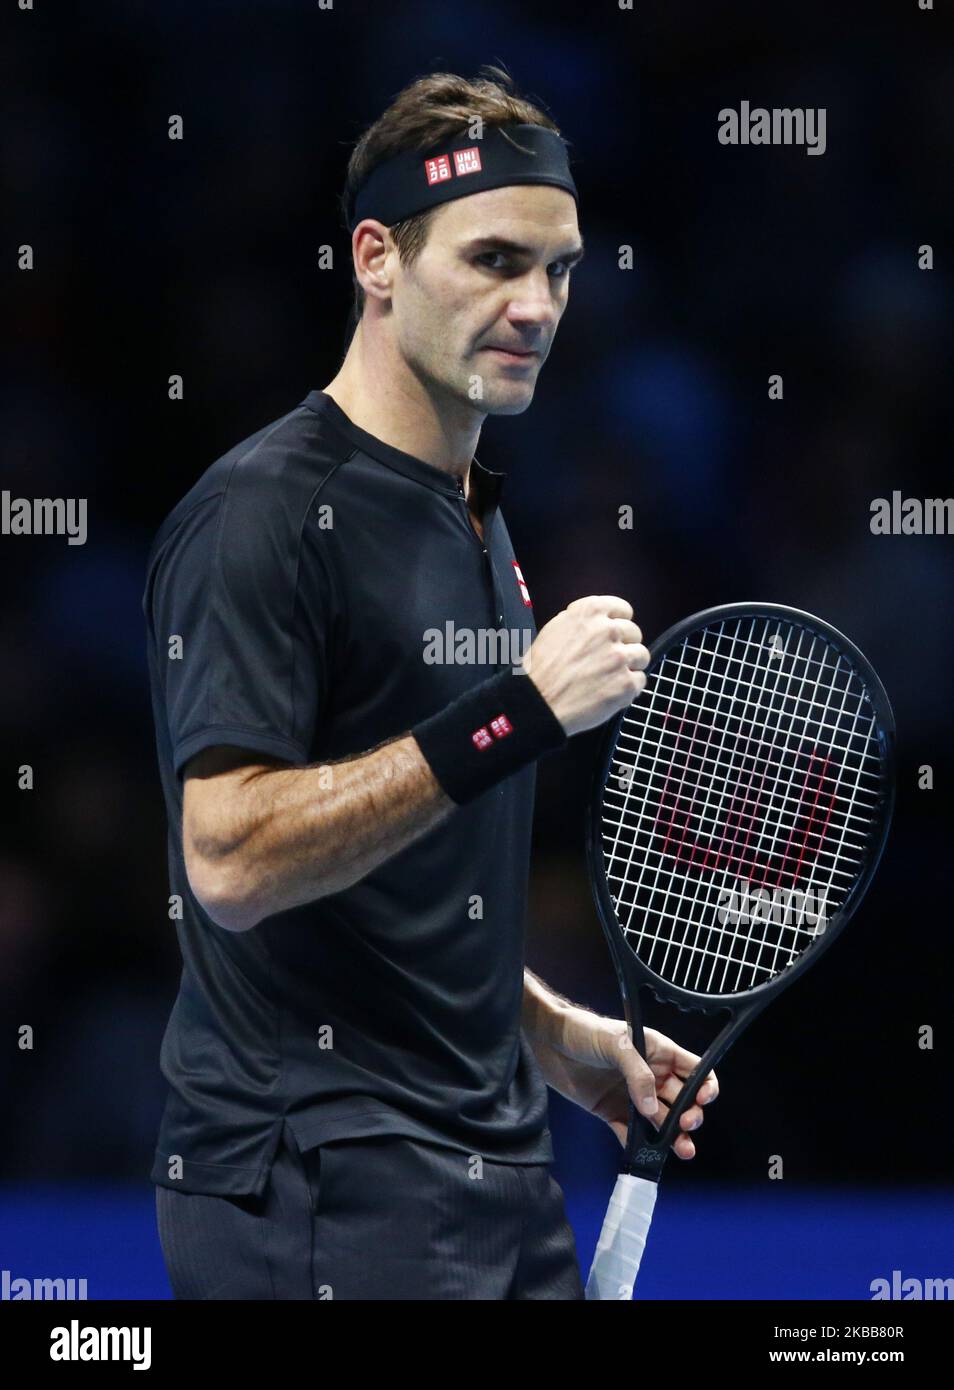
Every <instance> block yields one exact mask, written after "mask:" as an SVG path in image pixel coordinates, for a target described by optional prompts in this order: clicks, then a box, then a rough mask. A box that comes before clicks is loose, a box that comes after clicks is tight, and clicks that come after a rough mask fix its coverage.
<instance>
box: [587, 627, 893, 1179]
mask: <svg viewBox="0 0 954 1390" xmlns="http://www.w3.org/2000/svg"><path fill="white" fill-rule="evenodd" d="M746 618H752V619H759V618H767V619H772V618H777V619H779V620H780V621H781V620H784V621H785V622H786V623H789V624H791V625H793V626H796V627H797V626H799V625H802V626H804V627H806V628H807V629H808V630H809V631H811V632H812V633H814V634H816V635H817V636H819V637H822V638H824V639H825V640H826V641H827V642H828V643H829V644H830V646H832V647H833V648H834V649H835V651H836V652H838V653H839V654H840V655H842V656H844V657H845V658H846V660H847V661H848V662H849V664H850V665H851V666H852V667H853V668H854V670H855V671H856V672H857V674H858V676H859V677H860V679H861V681H862V682H863V684H864V686H865V689H866V692H867V694H868V697H869V699H870V701H871V706H872V709H873V712H874V715H875V728H876V731H877V735H878V741H879V744H880V749H881V785H880V788H879V791H878V794H877V800H876V803H875V806H874V807H873V809H872V816H873V817H877V816H879V814H880V828H879V830H878V831H877V832H876V833H877V839H876V840H875V841H873V842H872V843H871V844H870V845H869V846H868V849H867V854H868V859H867V863H866V864H865V867H864V868H863V869H862V871H861V873H860V874H859V875H858V877H857V878H856V879H855V881H854V883H853V884H852V886H851V888H850V890H849V892H848V895H847V896H846V898H845V900H844V902H843V903H842V904H841V905H840V906H839V907H838V909H837V910H836V911H835V913H834V914H833V916H832V919H831V920H830V921H829V922H827V923H826V926H825V929H824V931H823V932H820V933H819V934H818V935H817V936H816V938H815V940H814V941H813V942H812V943H811V944H810V945H809V946H807V947H806V948H805V950H804V951H802V952H801V953H800V955H799V956H798V958H797V960H795V961H794V962H793V963H792V964H791V965H789V966H786V967H785V968H784V969H783V970H780V971H779V973H778V974H777V975H775V976H773V978H772V979H770V980H766V981H764V982H763V983H762V984H759V985H756V986H755V987H754V988H752V989H749V990H744V991H742V992H740V993H735V994H730V993H726V994H711V995H702V994H697V993H696V992H695V991H693V990H687V989H685V988H683V987H682V986H681V985H675V984H672V983H670V982H669V981H667V980H664V979H663V978H662V977H661V976H659V975H657V974H656V973H655V972H654V971H652V970H651V969H650V968H649V967H648V966H647V965H645V964H644V963H643V961H641V960H640V959H639V957H638V956H637V955H636V953H635V952H634V951H633V950H632V948H631V947H630V946H629V945H627V943H626V940H625V936H624V933H623V929H622V927H621V926H620V925H619V921H618V918H617V916H616V909H615V907H614V904H613V901H612V896H611V894H610V890H609V885H608V884H607V881H606V870H605V858H604V837H603V793H604V789H605V787H606V783H607V780H608V778H609V775H610V771H611V769H612V765H613V761H614V754H615V752H616V745H617V742H618V739H619V732H620V728H621V726H622V724H623V720H624V719H625V718H626V716H627V714H628V713H629V710H630V708H632V706H627V708H626V709H624V710H622V711H620V713H619V714H618V715H617V716H616V717H615V718H614V719H613V720H612V721H611V722H610V724H609V725H608V726H607V730H606V733H605V734H604V736H603V739H602V743H601V746H600V753H599V757H598V760H597V765H596V772H595V776H594V780H593V787H592V792H591V797H590V803H589V806H588V807H587V812H586V859H587V867H588V871H589V876H590V885H591V887H592V890H593V897H594V900H595V903H596V909H597V914H598V916H599V919H600V923H601V925H602V928H603V932H604V935H605V937H606V940H607V943H608V945H609V950H610V955H611V957H612V960H613V964H614V966H615V968H616V974H617V977H618V979H619V985H620V992H621V994H622V997H623V1007H624V1010H625V1016H626V1021H627V1023H628V1024H629V1027H630V1031H631V1033H632V1038H633V1044H634V1046H635V1047H636V1049H637V1051H638V1052H639V1055H640V1056H641V1057H642V1058H643V1060H645V1058H646V1042H645V1036H644V1034H643V1025H642V1014H641V1010H640V1006H639V997H638V996H639V989H640V988H641V987H648V988H649V989H651V990H652V992H653V994H654V995H655V996H656V998H657V999H659V1000H660V1002H662V1003H668V1004H674V1005H675V1006H676V1007H677V1008H678V1009H680V1010H682V1011H683V1012H685V1013H701V1014H704V1015H711V1014H717V1013H723V1012H726V1011H728V1013H729V1014H730V1017H729V1020H728V1021H727V1023H726V1024H725V1025H724V1026H723V1028H722V1030H721V1031H720V1032H719V1033H718V1035H717V1036H716V1037H715V1038H714V1040H713V1041H712V1043H711V1044H710V1045H709V1047H708V1048H707V1050H706V1052H705V1055H704V1056H703V1057H702V1059H701V1060H700V1062H699V1064H698V1066H697V1067H696V1068H695V1070H694V1071H693V1072H692V1074H691V1076H689V1077H688V1078H687V1079H686V1081H685V1083H684V1085H683V1087H682V1090H681V1091H680V1093H679V1095H678V1097H677V1098H676V1100H675V1101H673V1102H672V1104H671V1105H670V1110H669V1114H668V1115H667V1116H666V1119H665V1121H664V1122H663V1123H662V1125H661V1126H660V1128H659V1129H658V1130H656V1129H655V1128H654V1127H653V1126H652V1124H651V1121H650V1120H649V1119H648V1118H646V1117H644V1116H643V1115H641V1114H640V1113H639V1111H638V1110H636V1108H635V1106H634V1105H633V1104H632V1102H630V1107H629V1109H630V1120H629V1129H628V1133H627V1141H626V1151H625V1157H624V1161H623V1164H622V1166H621V1172H624V1173H632V1174H634V1175H635V1176H637V1177H642V1178H648V1179H650V1180H651V1181H654V1182H658V1181H659V1178H660V1176H661V1174H662V1169H663V1165H664V1164H665V1161H666V1159H667V1157H668V1155H669V1150H670V1145H671V1144H672V1143H673V1141H674V1140H675V1138H676V1137H677V1134H678V1132H679V1129H678V1127H679V1120H680V1118H681V1117H682V1115H683V1113H684V1112H685V1111H686V1110H687V1109H689V1108H690V1107H691V1106H692V1105H693V1104H694V1103H695V1096H696V1092H697V1091H698V1090H699V1087H700V1085H701V1084H702V1081H703V1079H704V1078H705V1076H707V1075H708V1073H709V1072H710V1071H712V1069H713V1068H714V1067H715V1066H716V1065H717V1063H718V1062H719V1060H720V1059H721V1058H722V1057H723V1056H724V1055H725V1053H726V1052H727V1051H728V1049H729V1048H730V1047H731V1046H732V1044H733V1042H735V1040H736V1038H738V1036H739V1035H740V1034H741V1033H742V1032H744V1030H745V1029H746V1028H747V1027H748V1026H749V1024H750V1023H751V1022H752V1020H753V1019H754V1018H755V1017H756V1016H757V1015H758V1014H760V1013H761V1012H762V1010H763V1009H764V1008H765V1007H766V1005H768V1004H770V1003H771V1002H772V1000H773V999H775V998H776V997H777V996H778V995H779V994H781V993H782V991H783V990H785V989H787V988H788V987H789V985H791V984H793V983H794V981H795V980H797V979H798V977H799V976H800V975H802V974H804V972H805V971H806V970H807V969H809V968H810V967H811V966H812V965H813V964H814V963H815V961H817V960H818V958H819V956H820V955H821V954H822V953H823V952H824V951H826V950H828V948H829V947H830V946H831V945H832V943H833V942H834V941H835V939H836V938H837V937H838V936H839V934H840V933H841V931H842V930H843V929H844V927H845V926H846V925H847V923H848V921H849V920H850V918H851V917H852V915H853V913H854V911H855V909H856V908H857V906H858V904H859V903H860V901H861V899H862V898H863V897H864V894H865V892H866V891H867V888H868V885H869V884H870V882H871V879H872V877H873V876H874V873H875V870H876V869H877V867H878V864H879V862H880V859H881V855H882V853H883V851H884V846H885V841H886V839H887V835H888V830H889V828H890V825H891V818H892V815H893V811H894V798H895V757H896V754H895V724H894V714H893V711H892V709H891V703H890V701H889V700H888V696H887V692H886V691H885V688H884V686H883V685H882V683H881V680H880V679H879V677H878V674H877V672H876V671H875V669H874V667H873V666H872V665H871V663H870V661H868V659H867V657H866V656H865V655H864V654H863V653H862V652H860V651H859V650H858V648H857V647H856V646H855V645H854V643H853V642H851V641H850V640H849V639H848V638H847V637H845V635H844V634H843V633H841V632H839V631H838V629H837V628H835V627H832V625H831V624H830V623H826V622H824V621H823V620H822V619H821V618H816V617H815V616H814V615H813V614H811V613H806V612H804V611H802V610H801V609H797V608H790V607H788V605H787V604H778V603H729V604H724V605H721V606H718V607H715V608H707V609H704V610H703V611H702V612H699V613H694V614H692V615H690V616H689V617H688V618H683V619H682V620H681V621H680V622H678V623H675V624H674V625H673V626H672V627H670V628H667V630H666V631H665V632H663V633H662V635H661V636H660V637H658V638H657V639H656V641H655V642H653V643H652V645H651V646H650V648H649V654H650V660H649V664H648V666H647V668H646V672H647V677H648V676H650V675H651V674H652V672H653V670H654V668H655V667H656V666H657V665H658V664H659V662H660V661H661V660H662V659H663V658H664V657H665V656H666V655H667V654H668V652H670V651H671V650H672V649H673V648H675V647H677V646H679V645H680V643H681V642H682V641H683V640H684V639H685V638H686V637H687V636H688V635H689V634H690V633H692V632H697V631H701V630H702V629H703V628H710V627H712V625H713V624H714V623H719V622H729V621H733V620H736V619H743V620H744V619H746ZM644 698H645V692H642V693H641V694H640V695H638V696H637V697H636V700H634V701H633V704H636V703H638V701H639V700H642V699H644Z"/></svg>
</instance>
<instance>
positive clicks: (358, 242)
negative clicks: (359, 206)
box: [351, 217, 394, 299]
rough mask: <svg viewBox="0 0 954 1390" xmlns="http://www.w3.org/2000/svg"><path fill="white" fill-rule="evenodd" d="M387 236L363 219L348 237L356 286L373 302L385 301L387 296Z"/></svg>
mask: <svg viewBox="0 0 954 1390" xmlns="http://www.w3.org/2000/svg"><path fill="white" fill-rule="evenodd" d="M393 250H394V242H393V241H392V240H391V234H390V232H389V231H388V229H387V227H385V225H384V223H383V222H376V221H375V219H374V218H373V217H366V218H365V219H364V220H363V221H362V222H359V223H358V225H357V226H356V227H355V229H354V231H353V232H352V234H351V255H352V258H353V261H354V273H355V276H356V278H357V281H358V284H359V285H360V286H361V288H362V289H363V290H364V292H365V294H366V295H369V296H370V297H371V298H373V299H387V298H388V296H389V295H390V292H391V272H390V266H389V259H388V257H389V253H390V252H391V251H393Z"/></svg>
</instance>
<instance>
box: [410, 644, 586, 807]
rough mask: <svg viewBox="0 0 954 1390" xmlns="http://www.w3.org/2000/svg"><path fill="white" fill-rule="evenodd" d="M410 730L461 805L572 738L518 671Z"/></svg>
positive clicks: (484, 685) (503, 675)
mask: <svg viewBox="0 0 954 1390" xmlns="http://www.w3.org/2000/svg"><path fill="white" fill-rule="evenodd" d="M411 733H412V734H413V735H414V737H415V738H416V739H417V742H418V745H419V747H420V749H421V752H422V753H423V754H424V757H425V758H426V759H427V761H428V763H429V764H430V767H431V771H432V772H433V773H434V776H435V777H436V778H437V780H438V782H440V784H441V786H442V787H443V788H444V790H445V792H446V793H447V795H448V796H449V797H450V798H451V800H452V801H456V802H457V803H458V805H460V806H463V805H464V804H465V803H466V802H468V801H473V800H474V798H475V797H478V796H480V795H481V793H482V792H485V791H487V790H488V788H490V787H493V786H495V785H496V783H497V782H500V781H501V780H502V779H503V778H504V777H509V776H510V774H511V773H512V772H516V771H517V769H518V768H521V767H525V766H526V764H527V763H532V762H534V761H535V760H536V759H537V758H539V757H541V756H542V755H543V754H544V753H550V752H552V751H553V750H554V749H556V748H562V747H563V745H564V744H565V743H566V741H567V738H566V733H565V732H564V729H563V725H562V724H561V723H560V721H559V719H557V717H556V715H555V714H554V713H553V710H552V709H551V708H550V706H549V705H548V704H547V702H546V700H545V699H544V698H543V696H542V695H541V694H540V692H539V690H538V689H537V687H536V686H535V685H534V683H533V681H532V680H531V679H530V677H529V676H528V675H526V674H520V673H518V672H514V671H504V672H502V673H501V674H500V675H497V676H491V677H490V679H489V680H486V681H482V682H481V684H480V685H476V686H474V688H473V690H468V691H467V693H466V695H461V696H460V698H459V699H457V700H454V701H453V702H452V703H451V704H449V705H447V706H446V708H444V709H442V710H439V711H438V712H437V714H433V715H431V717H430V718H429V719H424V720H422V722H421V723H420V724H417V725H415V727H414V728H413V729H412V730H411Z"/></svg>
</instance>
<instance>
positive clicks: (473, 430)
mask: <svg viewBox="0 0 954 1390" xmlns="http://www.w3.org/2000/svg"><path fill="white" fill-rule="evenodd" d="M324 391H325V394H326V395H328V396H330V397H331V398H332V400H333V401H335V402H336V404H337V405H339V406H340V407H341V409H342V410H343V411H344V413H345V414H346V415H347V416H348V418H349V420H351V421H353V423H354V424H356V425H357V426H358V428H359V429H362V430H367V432H368V434H373V435H374V436H375V438H376V439H380V440H383V442H384V443H385V444H390V445H391V446H392V448H395V449H400V450H402V451H403V452H404V453H405V454H411V455H412V456H413V457H414V458H418V459H421V460H423V462H424V463H430V464H432V465H433V466H434V467H435V468H440V469H443V471H444V472H445V473H450V474H452V475H453V476H454V477H459V478H463V479H464V484H465V487H466V484H467V476H468V473H469V471H470V463H471V459H472V458H473V457H474V452H475V450H476V448H477V441H478V439H479V438H480V427H481V425H482V424H483V419H484V417H483V415H481V414H480V413H479V412H477V411H475V410H474V409H473V407H472V406H468V405H466V404H464V403H462V402H461V401H459V400H456V399H454V398H453V397H451V396H449V395H446V394H440V395H438V394H437V393H436V392H435V391H434V389H433V388H429V387H428V385H427V384H426V383H425V382H423V381H421V379H420V377H419V376H417V375H416V374H415V373H414V372H413V371H412V369H411V368H410V367H409V365H408V363H407V362H406V361H405V359H404V358H403V356H402V355H401V354H400V353H399V352H398V351H397V350H396V348H395V347H394V345H393V344H392V343H391V342H390V341H389V340H388V335H387V334H386V333H382V332H378V333H370V334H369V333H367V332H366V331H365V323H364V320H363V319H362V321H361V322H360V323H359V324H358V327H357V328H356V329H355V333H354V337H353V338H352V339H351V343H350V345H349V347H348V351H347V354H346V356H345V359H344V361H343V362H342V364H341V367H340V369H339V371H338V374H337V376H335V377H334V378H333V380H331V381H330V382H329V383H328V385H327V386H326V387H324Z"/></svg>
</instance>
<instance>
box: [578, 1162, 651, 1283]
mask: <svg viewBox="0 0 954 1390" xmlns="http://www.w3.org/2000/svg"><path fill="white" fill-rule="evenodd" d="M658 1191H659V1188H658V1185H657V1184H656V1183H655V1182H648V1181H647V1180H646V1179H645V1178H638V1177H634V1176H633V1175H632V1174H631V1173H620V1175H619V1177H618V1178H617V1179H616V1186H615V1187H614V1188H613V1195H612V1197H611V1198H610V1201H609V1206H608V1207H607V1209H606V1219H605V1220H604V1222H603V1229H602V1231H601V1232H600V1238H599V1241H598V1242H597V1245H596V1254H595V1255H594V1256H593V1264H592V1266H591V1268H590V1275H589V1278H588V1279H587V1281H586V1297H587V1298H588V1299H602V1300H604V1301H605V1300H607V1299H614V1300H623V1301H628V1300H629V1299H631V1298H632V1296H633V1285H634V1284H635V1283H636V1276H637V1274H638V1273H639V1266H640V1262H641V1260H642V1258H643V1250H644V1249H645V1248H646V1237H647V1235H648V1234H649V1227H650V1223H651V1222H652V1219H653V1208H654V1207H655V1205H656V1193H657V1192H658Z"/></svg>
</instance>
